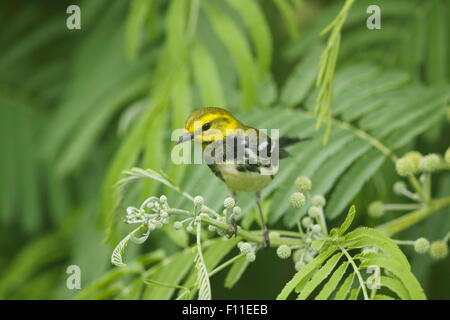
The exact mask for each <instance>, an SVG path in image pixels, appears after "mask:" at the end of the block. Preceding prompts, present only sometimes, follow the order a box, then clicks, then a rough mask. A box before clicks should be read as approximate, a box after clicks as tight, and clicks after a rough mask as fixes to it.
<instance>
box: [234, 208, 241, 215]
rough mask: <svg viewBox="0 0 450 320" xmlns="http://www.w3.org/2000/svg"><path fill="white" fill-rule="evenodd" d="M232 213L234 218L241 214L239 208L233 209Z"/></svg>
mask: <svg viewBox="0 0 450 320" xmlns="http://www.w3.org/2000/svg"><path fill="white" fill-rule="evenodd" d="M233 213H234V215H235V216H239V215H240V214H241V213H242V209H241V207H237V206H236V207H234V208H233Z"/></svg>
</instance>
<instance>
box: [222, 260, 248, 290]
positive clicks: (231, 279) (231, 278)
mask: <svg viewBox="0 0 450 320" xmlns="http://www.w3.org/2000/svg"><path fill="white" fill-rule="evenodd" d="M249 263H250V262H249V261H248V260H247V259H246V258H245V257H241V258H239V259H238V260H237V261H236V262H235V263H233V266H232V267H231V268H230V271H228V274H227V277H226V278H225V284H224V285H225V288H228V289H231V288H232V287H233V286H234V285H235V284H236V282H238V281H239V279H240V278H241V277H242V275H243V274H244V272H245V270H246V269H247V267H248V265H249Z"/></svg>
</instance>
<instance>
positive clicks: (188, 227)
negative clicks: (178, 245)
mask: <svg viewBox="0 0 450 320" xmlns="http://www.w3.org/2000/svg"><path fill="white" fill-rule="evenodd" d="M186 230H187V232H193V231H194V227H192V225H188V226H187V228H186Z"/></svg>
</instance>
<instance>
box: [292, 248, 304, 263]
mask: <svg viewBox="0 0 450 320" xmlns="http://www.w3.org/2000/svg"><path fill="white" fill-rule="evenodd" d="M302 254H303V250H302V249H299V250H295V251H294V254H293V255H292V260H294V262H297V261H300V258H301V257H302Z"/></svg>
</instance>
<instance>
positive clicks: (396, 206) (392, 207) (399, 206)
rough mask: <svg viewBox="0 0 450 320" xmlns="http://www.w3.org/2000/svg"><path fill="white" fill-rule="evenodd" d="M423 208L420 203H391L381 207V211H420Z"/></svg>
mask: <svg viewBox="0 0 450 320" xmlns="http://www.w3.org/2000/svg"><path fill="white" fill-rule="evenodd" d="M423 207H424V206H423V205H422V204H420V203H392V204H385V205H383V210H389V211H396V210H414V209H420V208H423Z"/></svg>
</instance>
